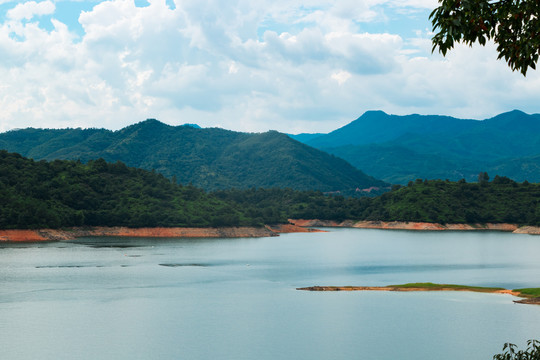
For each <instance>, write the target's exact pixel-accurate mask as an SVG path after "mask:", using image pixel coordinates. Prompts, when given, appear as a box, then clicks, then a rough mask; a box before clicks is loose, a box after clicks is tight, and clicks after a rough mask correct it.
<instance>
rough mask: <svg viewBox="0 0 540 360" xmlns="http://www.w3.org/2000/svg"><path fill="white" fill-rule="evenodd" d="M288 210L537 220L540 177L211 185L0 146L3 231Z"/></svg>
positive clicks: (196, 221)
mask: <svg viewBox="0 0 540 360" xmlns="http://www.w3.org/2000/svg"><path fill="white" fill-rule="evenodd" d="M290 218H293V219H294V218H296V219H321V220H338V221H342V220H382V221H421V222H438V223H516V224H520V225H537V226H539V225H540V184H529V183H526V182H525V183H521V184H520V183H516V182H514V181H512V180H510V179H508V178H505V177H499V176H496V177H495V178H494V179H493V181H492V182H483V183H481V184H478V183H466V182H464V181H460V182H449V181H441V180H432V181H422V180H418V181H416V182H414V183H413V182H411V183H410V185H409V186H406V187H401V188H399V187H398V186H394V188H393V190H392V191H390V192H387V193H385V194H383V195H381V196H379V197H376V198H346V197H343V196H327V195H324V194H323V193H322V192H320V191H295V190H292V189H262V188H259V189H253V188H252V189H248V190H239V189H230V190H222V191H217V192H213V193H206V192H204V191H203V190H200V189H198V188H195V187H194V186H191V185H188V186H182V185H178V184H175V183H173V182H172V181H170V180H169V179H167V178H165V177H164V176H163V175H161V174H158V173H156V172H151V171H147V170H141V169H136V168H130V167H127V166H126V165H125V164H123V163H121V162H117V163H107V162H105V161H104V160H103V159H98V160H91V161H89V162H88V163H87V164H83V163H80V162H78V161H73V160H55V161H52V162H47V161H44V160H43V161H34V160H31V159H27V158H24V157H21V156H20V155H18V154H11V153H8V152H6V151H0V229H28V228H59V227H70V226H129V227H160V226H163V227H209V226H210V227H214V226H238V225H258V226H262V225H263V224H275V223H286V222H287V219H290Z"/></svg>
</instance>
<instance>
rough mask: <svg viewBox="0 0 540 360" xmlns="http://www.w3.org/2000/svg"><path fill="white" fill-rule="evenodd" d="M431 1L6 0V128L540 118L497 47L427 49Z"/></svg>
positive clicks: (2, 74) (291, 127)
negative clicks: (513, 113) (378, 114)
mask: <svg viewBox="0 0 540 360" xmlns="http://www.w3.org/2000/svg"><path fill="white" fill-rule="evenodd" d="M436 6H437V1H436V0H336V1H330V0H256V1H253V0H251V1H247V0H135V1H134V0H109V1H101V0H44V1H40V0H34V1H11V0H0V132H4V131H8V130H11V129H17V128H26V127H35V128H66V127H72V128H76V127H81V128H90V127H94V128H107V129H112V130H117V129H120V128H123V127H125V126H128V125H131V124H134V123H137V122H140V121H143V120H145V119H147V118H155V119H158V120H160V121H162V122H164V123H167V124H170V125H180V124H184V123H195V124H198V125H200V126H201V127H221V128H225V129H230V130H236V131H247V132H263V131H267V130H278V131H282V132H287V133H302V132H311V133H313V132H329V131H332V130H334V129H336V128H339V127H341V126H343V125H346V124H347V123H349V122H351V121H353V120H354V119H356V118H358V117H359V116H360V115H362V114H363V113H364V112H365V111H368V110H383V111H385V112H387V113H389V114H397V115H406V114H412V113H417V114H426V115H427V114H438V115H450V116H455V117H459V118H468V119H485V118H490V117H492V116H495V115H497V114H499V113H502V112H506V111H510V110H513V109H519V110H522V111H525V112H527V113H539V112H540V74H539V73H538V71H534V70H530V71H529V72H528V73H527V77H523V76H522V75H521V74H520V73H517V72H512V71H511V70H510V69H509V68H508V66H507V65H506V63H505V62H504V61H503V60H497V52H496V50H495V46H494V45H493V44H488V45H487V46H485V47H482V46H480V45H475V46H473V47H468V46H463V45H458V46H457V47H456V48H455V49H454V50H452V51H451V52H450V53H448V54H447V56H446V57H443V56H442V55H440V54H439V53H437V52H435V53H432V52H431V36H432V35H433V34H432V28H431V23H430V21H429V18H428V17H429V14H430V12H431V10H432V9H434V8H435V7H436Z"/></svg>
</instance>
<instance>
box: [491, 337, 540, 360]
mask: <svg viewBox="0 0 540 360" xmlns="http://www.w3.org/2000/svg"><path fill="white" fill-rule="evenodd" d="M493 360H540V342H539V341H538V340H529V341H527V350H519V351H516V345H514V344H510V343H506V344H504V346H503V353H502V354H497V355H495V356H493Z"/></svg>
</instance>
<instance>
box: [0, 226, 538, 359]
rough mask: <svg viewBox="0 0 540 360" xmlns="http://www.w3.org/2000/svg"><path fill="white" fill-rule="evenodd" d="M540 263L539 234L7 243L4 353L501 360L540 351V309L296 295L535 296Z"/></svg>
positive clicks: (503, 302)
mask: <svg viewBox="0 0 540 360" xmlns="http://www.w3.org/2000/svg"><path fill="white" fill-rule="evenodd" d="M539 253H540V237H535V236H528V235H516V234H507V233H474V232H466V233H462V232H444V233H440V232H437V233H429V232H407V231H381V230H362V229H334V230H331V231H330V232H327V233H304V234H287V235H282V236H280V237H278V238H262V239H140V238H137V239H126V238H84V239H78V240H76V241H71V242H57V243H55V242H50V243H36V244H1V245H0V320H1V321H0V348H2V358H6V359H154V358H156V359H162V358H163V359H353V358H354V359H356V358H361V359H377V360H386V359H388V360H390V359H392V360H394V359H404V360H407V359H426V360H427V359H430V360H431V359H441V360H446V359H448V360H450V359H452V360H454V359H458V358H459V359H491V358H492V356H493V354H495V353H498V352H500V350H501V347H502V344H503V343H504V342H508V341H511V342H515V343H518V344H519V345H523V344H524V343H525V341H526V340H527V339H529V338H540V307H535V306H525V305H516V304H513V302H512V300H513V298H512V297H511V296H508V295H496V294H479V293H456V292H441V293H432V292H430V293H395V292H394V293H388V292H384V293H379V292H329V293H324V292H322V293H321V292H318V293H313V292H301V291H296V290H295V289H296V288H297V287H305V286H313V285H369V286H384V285H390V284H400V283H406V282H438V283H457V284H468V285H478V286H494V287H505V288H522V287H537V286H540V261H539V260H538V259H539V257H538V255H537V254H539Z"/></svg>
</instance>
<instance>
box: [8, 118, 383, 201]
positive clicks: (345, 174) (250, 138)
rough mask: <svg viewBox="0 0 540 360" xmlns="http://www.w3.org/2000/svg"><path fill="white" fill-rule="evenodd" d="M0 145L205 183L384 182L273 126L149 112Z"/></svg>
mask: <svg viewBox="0 0 540 360" xmlns="http://www.w3.org/2000/svg"><path fill="white" fill-rule="evenodd" d="M0 149H4V150H7V151H10V152H16V153H19V154H21V155H23V156H25V157H29V158H33V159H35V160H41V159H44V160H55V159H65V160H81V161H82V162H88V161H89V160H94V159H98V158H103V159H105V160H106V161H108V162H115V161H121V162H123V163H125V164H127V165H128V166H132V167H138V168H142V169H147V170H155V171H156V172H158V173H161V174H163V175H165V176H167V177H169V178H175V179H176V181H177V182H180V183H182V184H190V183H191V184H193V185H195V186H197V187H201V188H203V189H205V190H217V189H229V188H240V189H242V188H250V187H264V188H272V187H279V188H292V189H295V190H321V191H324V192H333V191H341V192H354V191H355V190H356V189H357V188H359V189H364V188H371V187H385V186H388V184H387V183H385V182H383V181H381V180H377V179H375V178H373V177H371V176H368V175H366V174H364V173H363V172H362V171H360V170H358V169H357V168H355V167H353V166H352V165H351V164H349V163H348V162H346V161H345V160H343V159H341V158H338V157H336V156H334V155H330V154H328V153H325V152H323V151H321V150H318V149H315V148H313V147H310V146H307V145H305V144H303V143H300V142H298V141H296V140H293V139H291V138H290V137H289V136H287V135H285V134H282V133H278V132H276V131H269V132H265V133H256V134H251V133H242V132H234V131H229V130H223V129H218V128H206V129H201V128H199V127H198V126H195V125H191V124H188V125H184V126H169V125H166V124H164V123H161V122H159V121H157V120H155V119H148V120H146V121H142V122H140V123H137V124H134V125H131V126H128V127H126V128H123V129H121V130H118V131H110V130H105V129H34V128H28V129H22V130H13V131H9V132H6V133H2V134H0Z"/></svg>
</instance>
